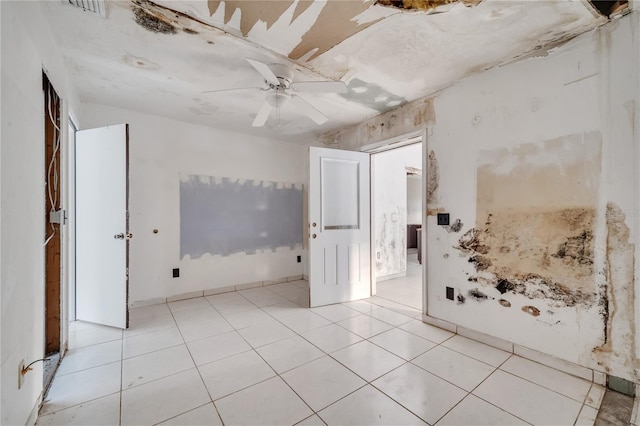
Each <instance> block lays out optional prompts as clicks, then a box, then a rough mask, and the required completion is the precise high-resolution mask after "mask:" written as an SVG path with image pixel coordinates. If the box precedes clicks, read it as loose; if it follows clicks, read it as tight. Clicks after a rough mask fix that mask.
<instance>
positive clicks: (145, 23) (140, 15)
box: [132, 0, 176, 34]
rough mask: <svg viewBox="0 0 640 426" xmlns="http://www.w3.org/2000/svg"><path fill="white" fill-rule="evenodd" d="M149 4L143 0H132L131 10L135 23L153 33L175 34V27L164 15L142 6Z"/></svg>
mask: <svg viewBox="0 0 640 426" xmlns="http://www.w3.org/2000/svg"><path fill="white" fill-rule="evenodd" d="M149 4H151V3H150V2H148V1H143V0H141V1H135V2H134V4H133V6H132V10H133V15H134V19H135V21H136V23H137V24H138V25H140V26H141V27H143V28H145V29H147V30H149V31H152V32H154V33H161V34H175V33H176V28H175V27H174V26H173V25H172V24H171V22H170V21H169V20H168V19H167V18H166V17H165V16H164V15H162V14H160V13H154V12H153V11H151V10H150V9H148V8H147V7H143V5H149Z"/></svg>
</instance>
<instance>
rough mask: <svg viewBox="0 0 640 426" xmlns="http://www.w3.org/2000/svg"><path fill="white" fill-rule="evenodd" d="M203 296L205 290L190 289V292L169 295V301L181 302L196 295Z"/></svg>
mask: <svg viewBox="0 0 640 426" xmlns="http://www.w3.org/2000/svg"><path fill="white" fill-rule="evenodd" d="M202 296H204V291H203V290H200V291H190V292H188V293H182V294H176V295H174V296H169V297H167V303H171V302H179V301H181V300H187V299H195V298H196V297H202Z"/></svg>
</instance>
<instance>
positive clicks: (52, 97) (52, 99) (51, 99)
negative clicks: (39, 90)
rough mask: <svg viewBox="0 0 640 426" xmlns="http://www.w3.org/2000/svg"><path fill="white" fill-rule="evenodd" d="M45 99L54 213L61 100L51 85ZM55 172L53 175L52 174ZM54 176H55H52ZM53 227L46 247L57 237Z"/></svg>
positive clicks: (49, 186) (49, 190) (52, 209)
mask: <svg viewBox="0 0 640 426" xmlns="http://www.w3.org/2000/svg"><path fill="white" fill-rule="evenodd" d="M45 97H46V103H47V116H48V117H49V120H50V121H51V124H52V125H53V141H54V142H53V154H52V155H51V161H49V166H48V167H47V178H46V186H47V196H48V199H49V212H50V213H53V212H55V211H57V210H58V191H59V183H60V182H59V176H58V151H59V150H60V136H61V133H62V132H61V130H60V126H59V125H58V123H59V122H60V111H59V107H58V106H59V103H60V99H59V98H58V95H57V94H56V93H55V92H54V91H53V88H52V87H51V85H50V84H48V85H47V90H45ZM52 104H53V105H54V106H55V108H53V111H52V108H51V105H52ZM52 172H53V173H52ZM52 174H53V176H52ZM49 225H50V226H51V235H49V236H48V237H47V238H46V240H45V241H44V245H45V246H46V245H47V244H49V241H51V239H53V237H54V236H55V235H56V226H55V224H54V223H52V222H51V221H50V222H49Z"/></svg>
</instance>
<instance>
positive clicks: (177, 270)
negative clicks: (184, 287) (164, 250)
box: [173, 268, 180, 278]
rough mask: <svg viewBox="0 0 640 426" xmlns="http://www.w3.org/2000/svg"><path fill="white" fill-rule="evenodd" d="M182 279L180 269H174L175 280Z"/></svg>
mask: <svg viewBox="0 0 640 426" xmlns="http://www.w3.org/2000/svg"><path fill="white" fill-rule="evenodd" d="M179 277H180V268H173V278H179Z"/></svg>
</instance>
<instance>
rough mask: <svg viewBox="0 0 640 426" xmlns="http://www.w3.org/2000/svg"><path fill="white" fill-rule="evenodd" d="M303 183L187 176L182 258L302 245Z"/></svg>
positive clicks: (182, 207)
mask: <svg viewBox="0 0 640 426" xmlns="http://www.w3.org/2000/svg"><path fill="white" fill-rule="evenodd" d="M302 208H303V206H302V187H298V186H296V185H294V184H279V183H275V182H266V181H254V180H240V179H231V178H215V177H209V176H185V177H183V178H182V179H181V181H180V257H181V258H184V257H185V256H189V257H190V258H191V259H197V258H199V257H201V256H203V255H204V254H205V253H209V254H211V255H222V256H229V255H231V254H234V253H246V254H255V253H256V252H257V251H258V250H271V251H275V250H276V249H278V248H281V247H289V248H291V249H294V248H295V247H296V246H298V245H302Z"/></svg>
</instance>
